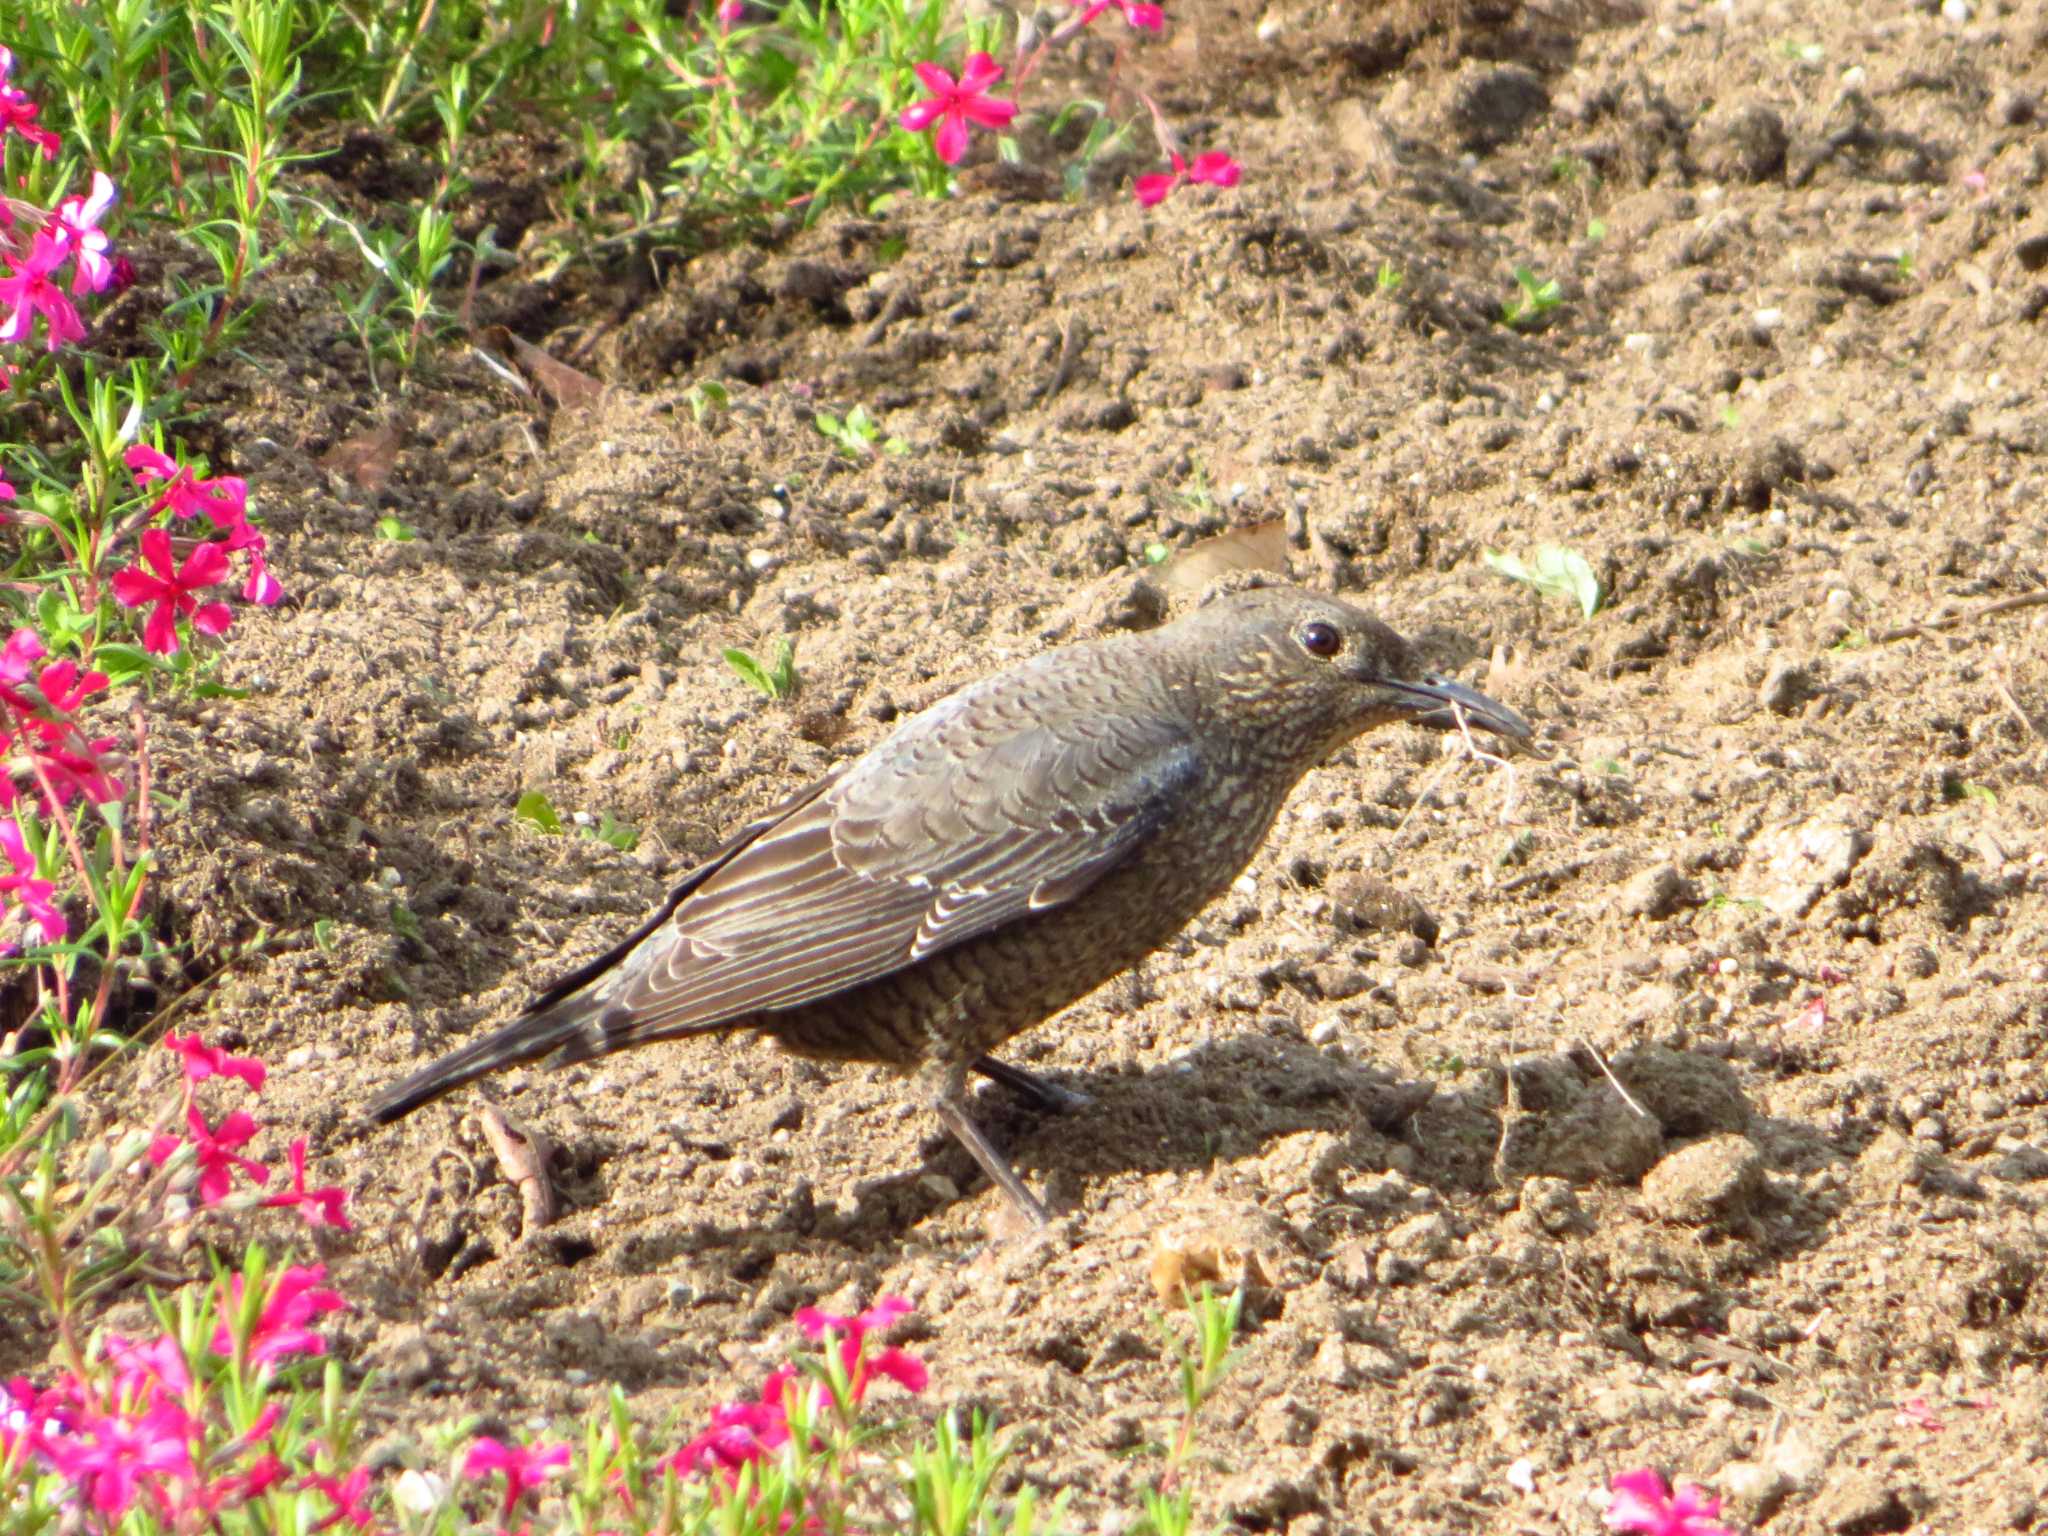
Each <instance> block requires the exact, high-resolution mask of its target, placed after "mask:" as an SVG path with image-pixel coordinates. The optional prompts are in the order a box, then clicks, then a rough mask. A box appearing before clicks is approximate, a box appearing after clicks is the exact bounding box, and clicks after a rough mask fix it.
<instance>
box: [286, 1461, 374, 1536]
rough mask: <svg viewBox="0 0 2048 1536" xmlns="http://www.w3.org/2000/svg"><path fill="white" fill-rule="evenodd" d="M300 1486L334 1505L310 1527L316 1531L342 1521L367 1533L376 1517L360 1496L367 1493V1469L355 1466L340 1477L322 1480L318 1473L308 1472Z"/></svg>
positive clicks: (368, 1484)
mask: <svg viewBox="0 0 2048 1536" xmlns="http://www.w3.org/2000/svg"><path fill="white" fill-rule="evenodd" d="M300 1486H301V1487H303V1488H315V1489H318V1490H319V1491H320V1492H321V1493H324V1494H326V1495H327V1502H328V1503H329V1504H332V1505H333V1506H334V1509H333V1512H332V1513H330V1514H329V1515H328V1516H327V1518H326V1519H324V1520H322V1521H320V1522H319V1523H318V1524H316V1525H315V1526H314V1527H313V1529H314V1530H315V1531H316V1532H317V1531H324V1530H327V1529H328V1528H329V1527H330V1526H336V1525H340V1524H341V1523H342V1522H343V1521H347V1522H348V1523H349V1524H350V1525H352V1526H354V1527H355V1528H356V1529H357V1530H359V1531H367V1530H368V1529H369V1528H370V1526H371V1525H372V1524H373V1523H374V1522H375V1520H376V1518H377V1517H376V1515H375V1514H374V1513H373V1512H372V1511H371V1509H370V1506H369V1503H368V1502H367V1501H366V1500H365V1498H364V1497H363V1496H364V1495H365V1494H366V1493H368V1492H369V1491H370V1469H369V1468H368V1467H357V1468H356V1469H355V1470H354V1471H353V1472H351V1473H349V1475H348V1476H347V1477H344V1478H332V1477H322V1476H321V1475H320V1474H319V1473H318V1472H308V1473H307V1474H306V1480H305V1482H303V1483H302V1484H300Z"/></svg>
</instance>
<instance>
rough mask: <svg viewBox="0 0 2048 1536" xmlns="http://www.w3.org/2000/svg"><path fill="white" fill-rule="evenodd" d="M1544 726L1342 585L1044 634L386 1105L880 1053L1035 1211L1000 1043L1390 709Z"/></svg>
mask: <svg viewBox="0 0 2048 1536" xmlns="http://www.w3.org/2000/svg"><path fill="white" fill-rule="evenodd" d="M1402 721H1408V722H1415V723H1419V724H1421V725H1424V726H1429V727H1434V728H1438V729H1450V728H1456V729H1465V728H1467V727H1477V728H1479V729H1481V730H1485V731H1488V732H1490V733H1492V734H1494V735H1495V736H1498V737H1500V738H1502V739H1504V740H1505V741H1506V742H1509V743H1511V744H1512V743H1520V742H1522V741H1525V740H1527V739H1528V738H1529V737H1530V735H1531V727H1530V725H1529V722H1528V721H1527V720H1525V719H1524V718H1523V717H1522V716H1521V715H1519V714H1517V713H1516V712H1515V711H1514V710H1512V709H1510V708H1508V707H1507V706H1505V705H1503V704H1500V703H1498V702H1496V701H1495V700H1493V699H1491V698H1488V697H1487V696H1486V695H1484V694H1483V693H1480V692H1479V691H1477V690H1476V689H1473V688H1471V687H1468V686H1466V685H1465V684H1463V683H1460V682H1457V681H1455V680H1453V679H1451V678H1449V677H1445V676H1438V675H1435V674H1432V673H1428V672H1426V671H1424V670H1423V669H1422V668H1421V666H1420V664H1419V663H1418V662H1417V660H1416V657H1415V653H1414V651H1413V649H1412V648H1411V646H1410V645H1409V644H1408V642H1407V641H1405V640H1404V639H1402V638H1401V636H1400V635H1398V634H1397V633H1396V632H1395V631H1394V630H1392V629H1391V628H1389V627H1388V626H1387V625H1386V624H1384V623H1382V622H1381V621H1380V620H1378V619H1376V618H1374V617H1372V616H1371V615H1369V614H1367V613H1365V612H1363V611H1361V610H1360V609H1358V608H1355V607H1353V606H1351V605H1350V604H1348V603H1345V602H1343V601H1341V600H1340V599H1337V598H1335V597H1330V596H1326V595H1323V594H1320V593H1316V592H1312V591H1308V590H1304V589H1301V588H1297V587H1289V586H1280V585H1273V584H1251V585H1240V586H1239V587H1238V588H1237V589H1235V590H1225V591H1222V592H1220V593H1218V594H1213V595H1211V596H1210V597H1209V598H1207V599H1206V600H1204V601H1203V602H1201V603H1200V604H1198V605H1197V606H1195V607H1193V608H1192V609H1191V610H1190V611H1188V612H1186V613H1185V614H1183V615H1182V616H1180V617H1179V618H1177V619H1175V620H1174V621H1172V622H1170V623H1166V624H1162V625H1160V626H1158V627H1155V628H1152V629H1146V630H1140V631H1136V632H1127V633H1118V634H1115V635H1112V636H1109V637H1105V638H1098V639H1091V640H1085V641H1081V642H1078V643H1074V644H1070V645H1066V646H1061V647H1058V648H1054V649H1050V650H1046V651H1043V652H1041V653H1039V654H1037V655H1034V656H1032V657H1030V658H1028V659H1026V660H1024V661H1021V662H1018V663H1016V664H1014V665H1012V666H1009V667H1007V668H1005V669H1004V670H1001V671H998V672H995V673H994V674H992V675H990V676H987V677H985V678H983V679H981V680H980V681H978V682H975V683H972V684H969V685H968V686H966V687H964V688H962V689H960V690H959V691H957V692H955V693H953V694H950V695H949V696H947V697H945V698H943V699H941V700H940V701H939V702H938V703H936V704H934V705H932V706H931V707H930V708H928V709H926V710H924V711H922V712H921V713H919V714H917V715H914V716H912V717H910V718H909V719H907V720H905V721H903V722H902V723H900V724H898V725H897V726H895V728H894V729H892V730H891V731H890V732H889V733H888V734H887V735H885V736H884V737H883V738H882V739H881V740H880V741H879V742H877V743H876V744H875V745H874V746H873V747H871V748H870V749H869V750H868V751H867V752H866V753H864V754H862V755H861V756H859V757H857V758H855V759H853V760H852V761H850V762H848V763H845V764H842V765H839V766H837V767H835V768H834V769H832V770H831V771H829V772H827V773H826V774H825V775H824V776H823V777H821V778H819V779H818V780H817V781H816V782H814V783H812V784H810V785H808V786H807V787H806V788H804V789H802V790H800V791H798V792H797V793H796V794H794V795H792V796H790V797H789V798H788V799H786V800H784V801H783V802H782V803H781V804H780V805H778V806H777V807H776V808H775V809H773V810H771V811H770V812H768V813H767V814H766V815H764V816H762V817H760V818H759V819H758V820H755V821H753V822H750V823H748V824H747V825H745V826H743V827H741V828H740V829H739V831H738V832H737V833H735V834H734V835H733V836H732V837H731V838H730V839H729V840H728V841H726V842H725V843H724V844H723V845H721V846H720V847H718V848H716V849H715V850H714V851H713V852H711V853H710V854H709V855H708V856H707V857H705V858H704V859H703V861H702V862H700V863H699V864H698V865H697V866H696V867H695V868H693V869H692V870H690V871H689V873H688V874H686V875H685V876H684V877H683V878H682V880H681V881H680V883H679V884H677V885H676V887H675V888H674V890H673V891H671V892H670V894H669V896H668V898H667V900H666V901H664V902H663V903H662V905H661V906H660V907H659V908H658V909H657V910H656V911H655V912H654V913H653V914H652V915H651V916H649V917H648V919H647V920H646V921H645V922H644V923H643V924H642V925H641V926H640V927H639V928H638V929H637V930H635V931H634V932H632V933H630V934H628V935H627V936H626V937H625V938H624V939H622V940H621V941H620V942H619V943H618V944H617V945H616V946H615V947H613V948H612V949H610V950H608V951H607V952H605V953H604V954H601V955H599V956H597V957H596V958H595V959H593V960H591V961H589V962H588V963H587V964H585V965H583V966H581V967H579V968H577V969H576V970H574V971H572V972H570V973H569V974H568V975H566V976H564V977H563V978H562V979H561V980H560V981H558V982H556V983H555V984H554V985H553V986H551V987H549V988H548V989H547V990H545V991H543V992H541V993H540V994H539V995H538V996H537V997H535V998H534V999H533V1000H532V1002H531V1003H530V1004H529V1005H528V1006H527V1007H526V1009H525V1011H524V1012H522V1013H521V1014H519V1015H518V1016H517V1017H516V1018H514V1019H513V1020H511V1021H510V1022H509V1023H507V1024H505V1025H503V1026H502V1027H501V1028H499V1029H497V1030H495V1031H493V1032H491V1033H489V1034H486V1035H484V1036H483V1037H481V1038H480V1039H477V1040H474V1041H471V1042H469V1043H467V1044H464V1045H461V1046H459V1047H457V1048H456V1049H454V1050H451V1051H449V1052H448V1053H447V1054H446V1055H443V1056H441V1057H440V1058H438V1059H437V1060H435V1061H433V1062H431V1063H430V1064H428V1065H427V1066H425V1067H423V1068H421V1069H420V1070H419V1071H417V1072H415V1073H413V1074H412V1075H411V1076H409V1077H407V1078H405V1079H404V1080H403V1081H401V1082H398V1083H396V1084H395V1085H393V1086H391V1087H389V1088H387V1089H386V1090H384V1091H383V1092H381V1093H380V1094H378V1095H377V1096H376V1097H375V1098H373V1099H372V1100H371V1101H370V1103H369V1105H368V1106H367V1110H368V1114H369V1116H370V1118H371V1119H372V1120H374V1121H376V1122H377V1123H379V1124H389V1123H390V1122H392V1121H394V1120H397V1119H398V1118H400V1117H401V1116H403V1115H406V1114H408V1113H410V1112H411V1111H413V1110H415V1109H417V1108H418V1107H420V1106H421V1105H423V1104H426V1103H428V1102H430V1101H432V1100H434V1099H438V1098H440V1097H441V1096H442V1095H443V1094H446V1093H449V1092H451V1091H452V1090H454V1089H456V1088H459V1087H461V1086H463V1085H464V1084H466V1083H470V1082H472V1081H474V1080H476V1079H477V1078H480V1077H482V1076H484V1075H485V1074H487V1073H491V1072H495V1071H497V1070H499V1069H500V1068H503V1067H507V1066H511V1065H514V1064H516V1063H522V1062H530V1061H535V1060H539V1059H541V1058H543V1057H546V1058H551V1064H552V1065H556V1066H562V1065H567V1064H569V1063H572V1062H583V1061H590V1060H594V1059H595V1058H598V1057H601V1056H608V1055H611V1054H612V1053H613V1052H616V1051H621V1050H625V1049H627V1048H628V1047H635V1046H643V1045H647V1044H651V1043H653V1042H655V1041H662V1040H673V1039H678V1038H682V1037H687V1036H694V1035H706V1034H715V1033H727V1032H744V1031H751V1032H753V1033H754V1034H756V1035H758V1036H766V1037H768V1038H769V1039H771V1040H773V1041H774V1042H776V1043H777V1044H779V1045H780V1046H781V1047H782V1048H783V1049H784V1050H786V1051H789V1052H791V1053H794V1054H796V1055H799V1056H803V1057H808V1058H812V1059H816V1060H829V1061H842V1062H879V1063H882V1064H885V1065H886V1066H889V1067H893V1068H895V1069H897V1070H898V1071H899V1072H901V1073H903V1074H905V1075H906V1076H907V1077H908V1078H909V1080H910V1082H911V1085H912V1091H913V1092H914V1093H916V1094H917V1095H918V1096H919V1097H920V1098H922V1099H923V1101H924V1102H925V1103H926V1104H928V1105H929V1106H930V1108H931V1109H932V1110H933V1111H934V1112H935V1113H936V1115H937V1117H938V1119H939V1121H940V1123H941V1124H943V1125H944V1126H945V1128H946V1129H947V1130H948V1131H950V1132H951V1133H952V1134H953V1135H954V1136H955V1137H956V1138H957V1139H958V1140H959V1141H960V1143H961V1144H962V1145H963V1146H964V1147H965V1148H966V1150H967V1151H968V1153H969V1154H970V1155H972V1157H973V1158H974V1160H975V1162H976V1163H977V1164H979V1165H980V1167H981V1169H982V1171H983V1172H984V1173H985V1174H986V1175H987V1176H988V1179H989V1181H990V1182H991V1183H992V1184H993V1185H994V1186H995V1187H996V1188H997V1189H998V1190H999V1191H1001V1193H1002V1194H1003V1195H1004V1196H1005V1197H1006V1198H1007V1199H1008V1201H1009V1202H1010V1203H1011V1205H1013V1206H1014V1207H1015V1208H1016V1209H1017V1211H1018V1212H1020V1213H1021V1214H1022V1215H1023V1217H1024V1218H1025V1219H1026V1220H1027V1221H1028V1222H1029V1223H1030V1224H1032V1225H1034V1226H1042V1225H1044V1224H1045V1223H1046V1222H1047V1221H1048V1220H1049V1219H1050V1215H1049V1212H1048V1211H1047V1208H1046V1207H1045V1205H1044V1204H1043V1203H1042V1202H1040V1200H1039V1199H1038V1197H1037V1196H1036V1195H1034V1194H1033V1193H1032V1192H1031V1190H1030V1189H1029V1188H1028V1187H1026V1185H1025V1184H1024V1182H1023V1180H1022V1179H1020V1178H1019V1177H1018V1176H1017V1174H1016V1172H1015V1171H1014V1170H1013V1169H1012V1168H1011V1167H1010V1165H1009V1163H1008V1161H1006V1160H1005V1158H1004V1157H1003V1155H1002V1154H1001V1153H1000V1152H999V1151H998V1150H997V1149H996V1148H995V1147H994V1145H992V1144H991V1143H990V1141H989V1140H988V1138H987V1137H986V1136H985V1135H984V1134H983V1132H982V1130H981V1128H980V1127H979V1126H978V1125H977V1124H976V1123H975V1121H974V1119H973V1118H972V1117H971V1115H970V1114H969V1111H968V1105H967V1097H966V1090H967V1079H968V1074H969V1073H970V1072H979V1073H981V1074H982V1075H984V1076H987V1077H989V1078H991V1079H993V1080H995V1081H997V1082H999V1083H1002V1084H1005V1085H1007V1086H1009V1087H1010V1088H1011V1089H1012V1090H1013V1091H1016V1092H1020V1093H1022V1094H1024V1095H1026V1096H1028V1097H1030V1098H1032V1099H1034V1100H1035V1101H1037V1102H1038V1103H1039V1104H1041V1105H1043V1106H1044V1107H1047V1108H1052V1109H1071V1108H1076V1107H1079V1106H1080V1105H1084V1104H1086V1103H1088V1102H1090V1101H1089V1100H1088V1099H1087V1097H1086V1096H1085V1095H1080V1094H1076V1093H1074V1092H1072V1091H1071V1090H1067V1089H1065V1088H1063V1087H1061V1086H1060V1085H1057V1084H1054V1083H1052V1082H1049V1081H1047V1080H1045V1079H1042V1078H1040V1077H1038V1076H1036V1075H1035V1074H1032V1073H1029V1072H1026V1071H1024V1070H1023V1069H1021V1068H1018V1067H1015V1066H1013V1065H1010V1064H1009V1063H1006V1062H1003V1061H1001V1060H999V1059H997V1058H996V1057H995V1056H993V1055H992V1054H990V1053H991V1052H993V1051H995V1050H996V1049H997V1048H998V1047H999V1046H1001V1045H1002V1044H1003V1043H1004V1042H1005V1041H1007V1040H1009V1039H1010V1038H1011V1037H1013V1036H1015V1035H1017V1034H1019V1033H1020V1032H1022V1031H1024V1030H1026V1029H1029V1028H1032V1027H1033V1026H1035V1025H1038V1024H1040V1023H1042V1022H1044V1021H1045V1020H1047V1019H1049V1018H1051V1017H1052V1016H1053V1015H1054V1014H1057V1013H1058V1012H1060V1011H1061V1010H1062V1009H1064V1008H1066V1007H1067V1006H1068V1005H1070V1004H1072V1003H1074V1002H1077V1001H1079V1000H1080V999H1081V998H1083V997H1085V996H1087V995H1088V994H1089V993H1090V992H1093V991H1094V990H1095V989H1096V988H1097V987H1099V986H1101V985H1103V984H1104V983H1105V982H1107V981H1109V980H1110V979H1111V978H1113V977H1115V976H1117V975H1119V974H1121V973H1122V972H1123V971H1125V970H1127V969H1129V968H1130V967H1132V966H1134V965H1136V964H1137V963H1138V962H1140V961H1142V960H1143V959H1144V958H1145V957H1146V956H1148V955H1150V954H1151V953H1152V952H1153V951H1154V950H1156V949H1158V948H1159V947H1160V946H1161V945H1163V944H1166V943H1167V942H1169V941H1170V940H1171V939H1172V938H1173V937H1174V936H1175V935H1176V934H1178V933H1179V932H1180V931H1181V929H1182V928H1184V927H1186V926H1187V924H1188V923H1189V922H1191V921H1192V920H1193V919H1194V917H1195V916H1196V914H1197V913H1199V912H1200V911H1201V910H1202V908H1203V907H1204V906H1206V905H1207V904H1208V903H1209V902H1210V901H1211V900H1213V899H1214V898H1215V897H1217V896H1219V895H1220V894H1222V893H1223V892H1224V891H1225V890H1226V889H1228V888H1229V886H1230V885H1231V883H1232V882H1233V881H1234V880H1236V878H1237V877H1238V875H1239V874H1241V873H1242V872H1243V870H1244V868H1245V866H1246V865H1247V864H1249V863H1250V862H1251V859H1252V857H1253V855H1254V854H1256V853H1257V851H1258V849H1259V847H1260V845H1261V844H1262V843H1263V842H1264V840H1265V837H1266V834H1267V832H1268V830H1269V829H1270V828H1271V826H1272V824H1273V821H1274V819H1275V817H1276V816H1277V815H1278V814H1279V811H1280V807H1281V805H1282V803H1283V802H1284V801H1285V800H1286V798H1287V796H1288V794H1289V793H1290V792H1291V791H1292V790H1293V789H1294V787H1295V785H1296V784H1297V783H1298V782H1299V781H1300V780H1301V778H1302V776H1303V775H1304V774H1306V773H1307V772H1308V771H1309V770H1310V769H1311V768H1313V767H1315V766H1317V765H1318V764H1319V763H1321V762H1322V761H1323V760H1324V759H1325V758H1326V757H1328V756H1329V755H1330V754H1331V753H1332V752H1333V751H1335V750H1336V749H1337V748H1338V747H1340V746H1342V745H1344V744H1345V743H1346V742H1348V741H1350V740H1352V739H1353V738H1355V737H1357V736H1359V735H1361V734H1362V733H1364V732H1367V731H1371V730H1374V729H1376V728H1378V727H1382V726H1386V725H1390V724H1394V723H1396V722H1402Z"/></svg>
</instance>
